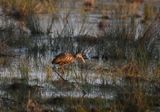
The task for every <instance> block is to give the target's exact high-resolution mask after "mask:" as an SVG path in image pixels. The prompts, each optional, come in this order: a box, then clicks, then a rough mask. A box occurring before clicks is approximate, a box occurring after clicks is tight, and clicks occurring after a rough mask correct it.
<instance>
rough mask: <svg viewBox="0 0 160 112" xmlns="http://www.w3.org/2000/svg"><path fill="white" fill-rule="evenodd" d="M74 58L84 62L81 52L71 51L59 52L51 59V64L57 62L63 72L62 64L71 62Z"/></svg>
mask: <svg viewBox="0 0 160 112" xmlns="http://www.w3.org/2000/svg"><path fill="white" fill-rule="evenodd" d="M76 60H79V61H81V62H83V63H85V60H84V58H83V55H82V54H81V53H78V54H71V53H61V54H59V55H57V56H56V57H55V58H54V59H53V60H52V64H57V65H59V66H60V67H61V69H62V71H63V72H64V65H66V64H71V63H73V62H75V61H76Z"/></svg>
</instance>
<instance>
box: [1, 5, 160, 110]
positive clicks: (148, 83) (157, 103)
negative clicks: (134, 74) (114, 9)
mask: <svg viewBox="0 0 160 112" xmlns="http://www.w3.org/2000/svg"><path fill="white" fill-rule="evenodd" d="M78 4H79V3H77V4H75V6H74V5H73V4H72V5H73V6H74V8H75V7H76V6H77V5H78ZM60 6H61V7H63V4H60ZM65 6H66V7H67V5H65ZM69 7H70V6H69ZM70 8H71V7H70ZM79 10H80V9H79ZM66 11H67V13H66ZM97 12H98V11H97ZM97 12H94V13H89V14H86V15H82V14H80V13H77V12H75V11H71V12H70V11H69V12H68V9H66V10H62V11H60V12H59V13H58V14H56V17H60V19H57V18H56V19H55V20H54V22H53V24H54V25H53V26H52V30H51V31H52V32H51V33H50V34H48V35H46V34H37V35H35V34H34V35H32V34H30V31H29V32H27V33H26V32H25V33H26V35H27V36H26V35H25V36H24V35H23V36H21V35H18V36H19V37H20V38H21V39H20V40H18V39H17V40H18V41H12V42H11V43H10V44H11V45H12V46H13V47H12V48H10V49H9V51H10V52H12V53H13V55H11V56H10V55H9V56H1V57H0V61H1V63H3V64H1V65H0V109H1V110H0V111H2V112H12V111H13V112H21V111H27V112H28V108H29V107H30V106H31V107H32V108H38V110H35V112H36V111H37V112H41V111H46V112H52V111H53V112H72V111H74V112H87V111H89V112H99V111H100V112H101V111H102V112H111V111H113V112H114V111H115V112H117V109H122V110H123V111H124V112H127V111H128V112H129V111H130V112H136V111H137V112H138V111H139V112H141V111H143V110H146V108H148V111H153V112H159V111H160V82H159V79H154V78H152V76H148V77H149V78H150V79H151V80H148V79H147V80H144V79H142V80H141V79H138V80H134V81H131V80H130V79H129V78H127V77H126V76H123V75H119V73H121V72H117V71H116V72H114V70H115V69H113V70H110V68H117V69H118V68H120V67H121V66H122V65H124V64H126V63H127V61H126V59H124V58H120V59H116V58H102V57H103V52H105V53H106V54H109V53H108V52H107V51H104V49H103V48H104V47H103V46H101V43H98V45H96V44H95V43H94V44H92V43H88V42H86V43H81V42H79V41H78V38H79V36H80V35H87V36H89V37H96V36H101V35H102V34H103V33H104V32H103V31H102V30H100V29H99V28H98V27H97V24H98V23H99V21H101V16H102V15H101V14H99V13H97ZM68 13H69V17H67V22H66V20H64V18H66V16H68ZM2 18H3V17H2ZM38 18H39V21H40V26H39V27H40V28H42V29H41V30H43V31H44V32H47V31H46V29H47V27H48V23H49V22H48V21H52V20H51V18H50V15H39V16H38ZM3 19H4V18H3ZM8 21H9V22H11V23H12V22H13V23H14V22H15V21H14V20H12V19H11V20H10V19H9V20H8ZM137 21H139V20H137ZM105 22H107V27H112V26H114V25H115V24H119V23H121V24H122V23H123V22H124V21H118V20H116V19H110V20H105ZM125 22H126V21H125ZM128 22H129V20H127V22H126V23H128ZM64 26H65V27H64ZM111 30H112V29H111ZM141 30H142V29H141ZM27 31H28V30H27ZM128 31H130V30H128ZM108 32H109V31H108ZM105 33H106V32H105ZM1 34H2V35H8V34H5V33H4V32H1ZM11 35H12V34H11ZM11 35H9V36H11ZM59 35H61V37H58V38H57V36H59ZM71 35H72V37H71ZM137 35H140V34H137ZM12 36H17V32H16V33H15V32H14V35H12ZM15 40H16V38H15ZM157 40H158V41H154V42H152V43H151V47H152V50H153V52H152V57H153V59H152V60H149V62H148V63H149V64H148V66H147V68H146V69H147V71H148V74H149V75H152V74H150V72H152V69H153V68H156V67H157V65H156V64H157V60H158V59H159V58H160V40H159V39H157ZM82 42H83V41H82ZM103 45H104V44H103ZM106 46H107V45H106ZM108 46H109V45H108ZM88 48H89V51H87V56H86V57H85V60H86V63H79V62H78V61H76V62H75V63H73V64H70V65H68V66H65V72H64V73H62V72H61V70H60V69H59V67H58V66H56V65H52V64H51V61H52V59H53V58H54V57H55V56H56V55H57V54H59V53H61V52H66V51H67V52H72V53H76V52H77V51H84V50H86V49H88ZM109 49H110V48H109ZM105 50H106V49H105ZM126 54H127V53H126ZM97 55H98V57H96V56H97ZM92 57H96V58H92ZM118 70H119V69H118ZM157 74H158V73H157ZM59 75H60V76H62V77H63V78H64V79H65V80H63V79H62V78H61V77H60V76H59ZM157 77H158V76H157ZM158 78H159V77H158ZM136 94H137V95H138V96H140V97H138V98H137V96H136ZM132 98H133V99H132ZM136 98H137V99H136ZM128 103H129V106H127V107H123V106H122V105H127V104H128ZM143 103H144V104H143ZM33 105H34V106H33ZM139 105H142V107H139ZM132 108H135V109H133V110H132Z"/></svg>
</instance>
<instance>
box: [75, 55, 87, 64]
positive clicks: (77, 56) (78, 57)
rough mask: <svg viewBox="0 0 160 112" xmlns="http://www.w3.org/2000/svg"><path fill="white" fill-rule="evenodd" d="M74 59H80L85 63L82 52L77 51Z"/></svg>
mask: <svg viewBox="0 0 160 112" xmlns="http://www.w3.org/2000/svg"><path fill="white" fill-rule="evenodd" d="M76 59H77V60H79V61H81V62H83V63H85V60H84V58H83V54H82V53H77V54H76Z"/></svg>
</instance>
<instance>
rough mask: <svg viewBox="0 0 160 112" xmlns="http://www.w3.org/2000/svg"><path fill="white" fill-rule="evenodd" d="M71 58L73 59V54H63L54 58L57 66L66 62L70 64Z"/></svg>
mask: <svg viewBox="0 0 160 112" xmlns="http://www.w3.org/2000/svg"><path fill="white" fill-rule="evenodd" d="M71 58H73V56H72V54H70V53H61V54H59V55H57V56H56V57H55V58H54V60H53V62H54V63H56V64H59V63H65V62H68V61H69V60H71Z"/></svg>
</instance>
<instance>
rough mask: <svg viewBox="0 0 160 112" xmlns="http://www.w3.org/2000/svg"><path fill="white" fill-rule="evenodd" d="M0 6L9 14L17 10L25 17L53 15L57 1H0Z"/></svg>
mask: <svg viewBox="0 0 160 112" xmlns="http://www.w3.org/2000/svg"><path fill="white" fill-rule="evenodd" d="M0 5H1V6H2V8H3V9H4V10H5V11H6V12H8V13H9V12H10V11H12V9H15V10H16V11H18V12H20V13H21V14H22V15H23V16H27V15H29V14H40V13H52V12H54V10H55V0H0Z"/></svg>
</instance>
